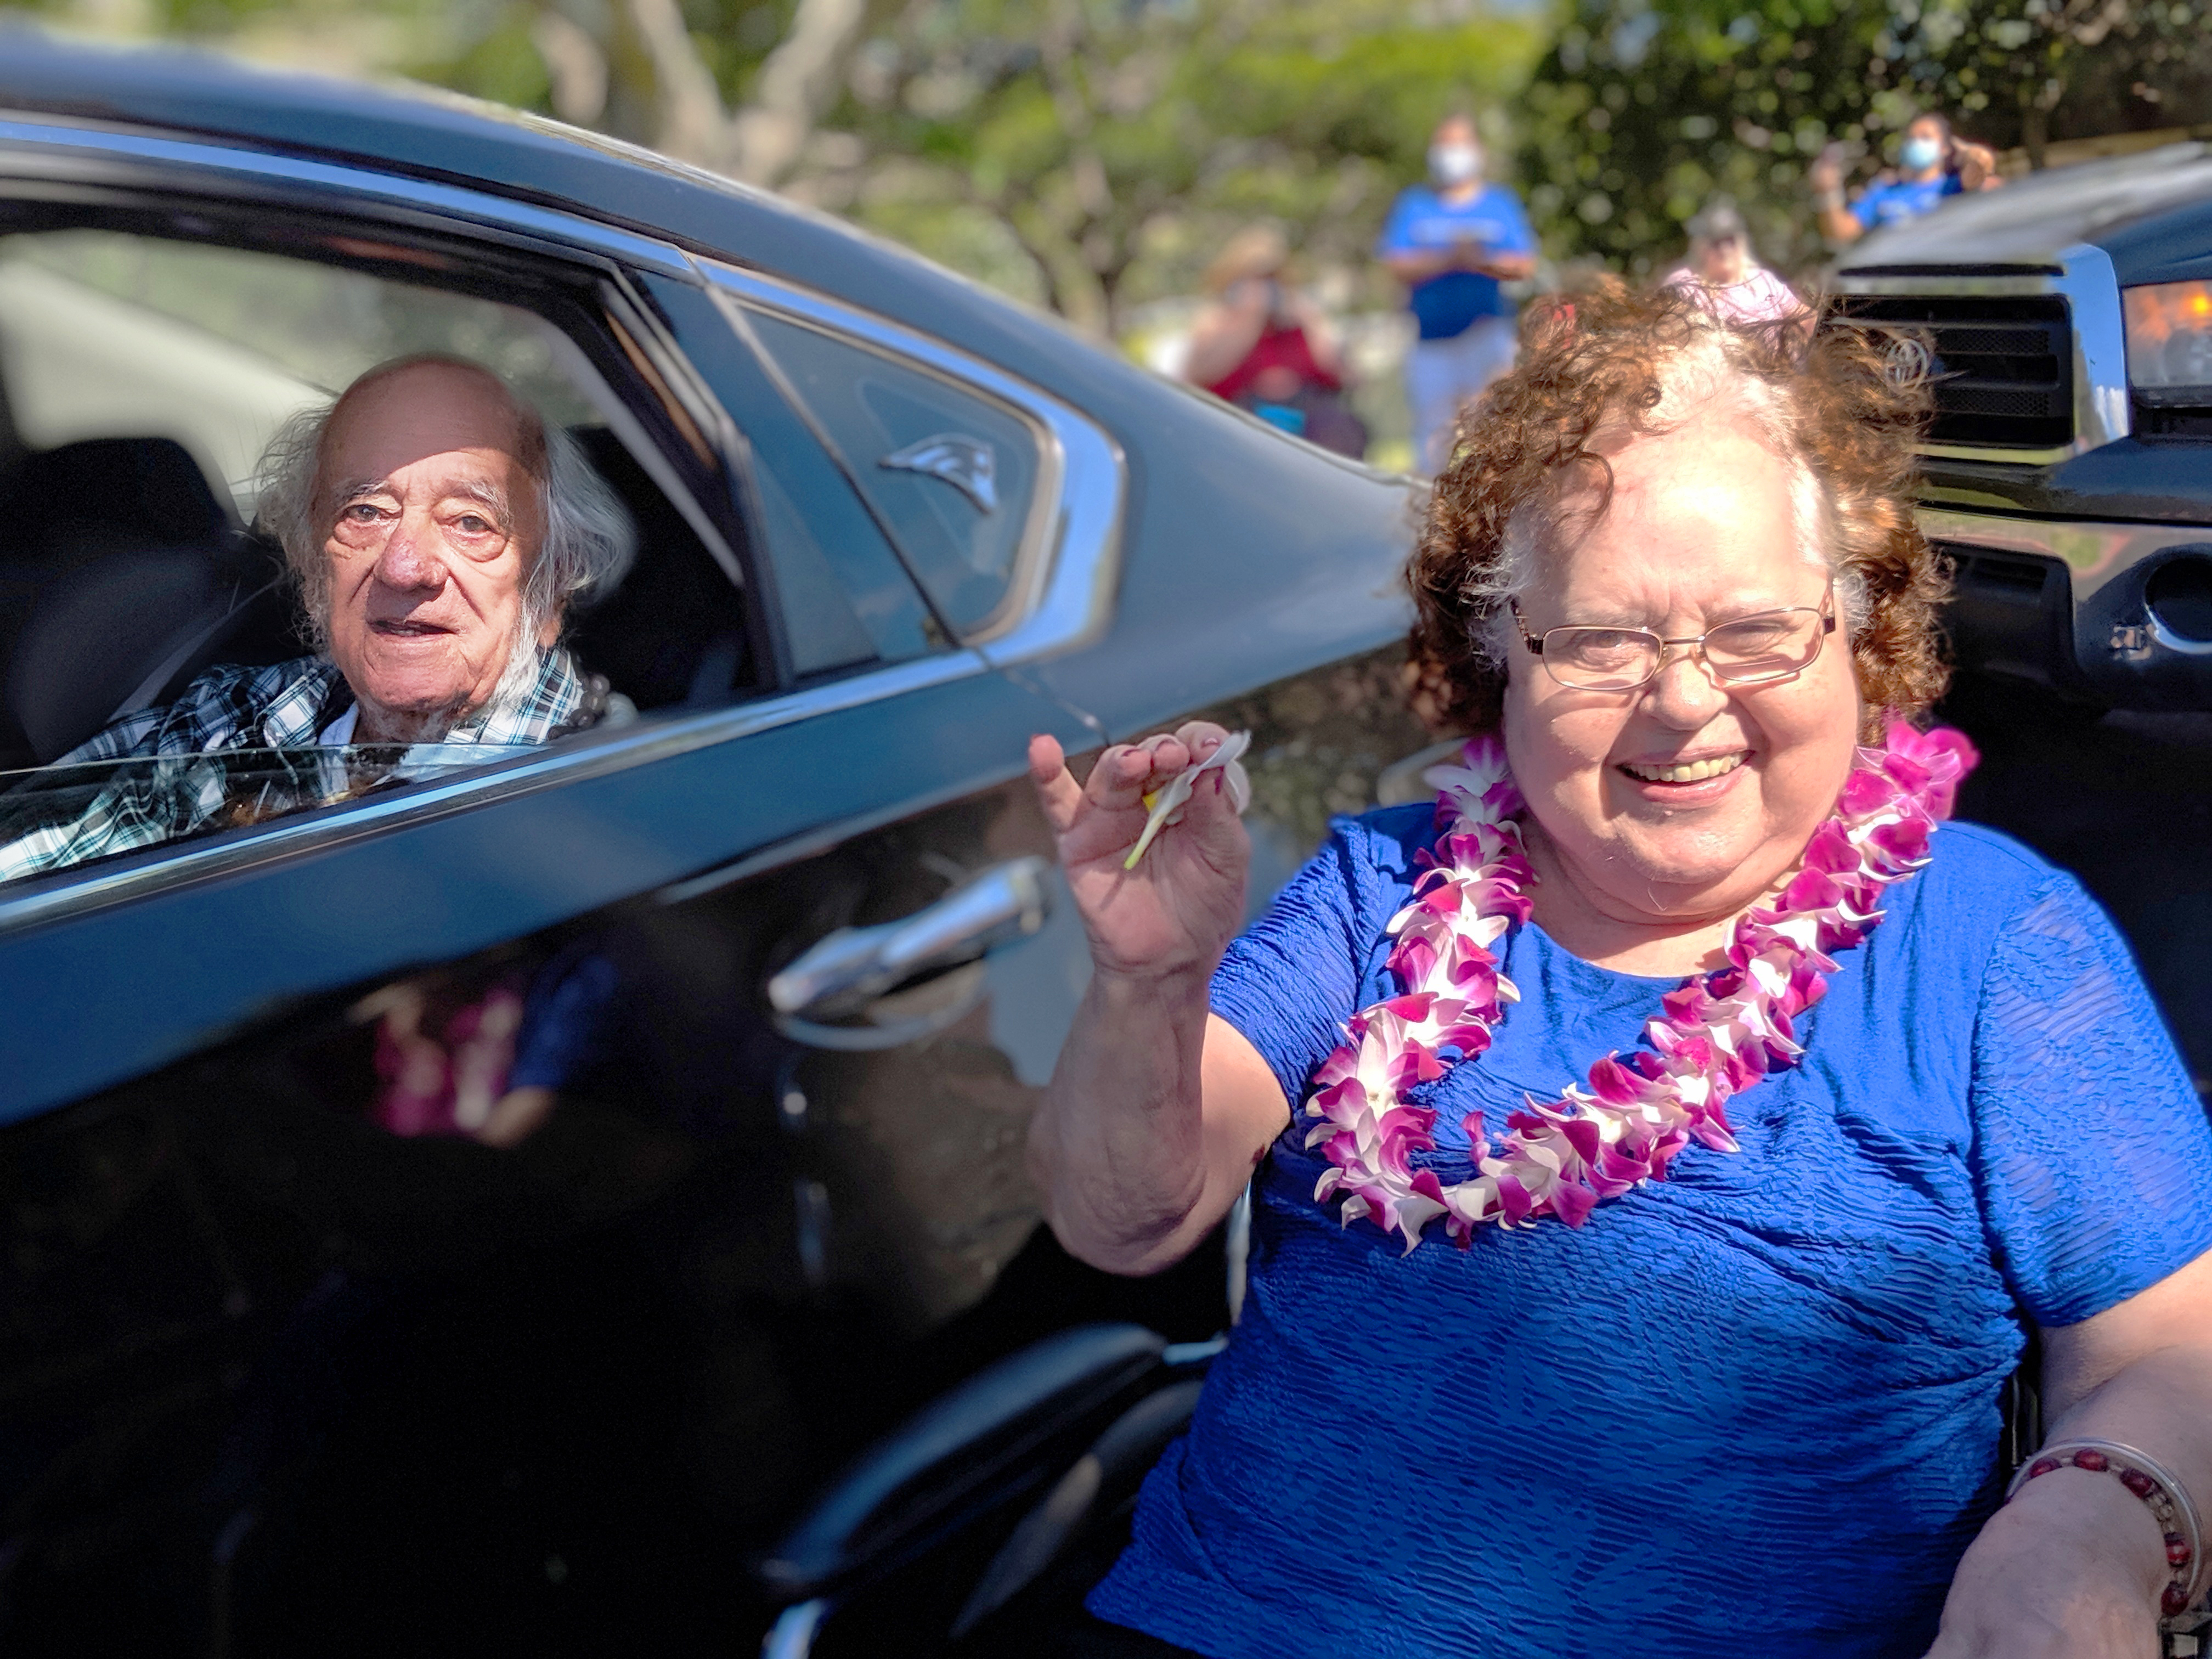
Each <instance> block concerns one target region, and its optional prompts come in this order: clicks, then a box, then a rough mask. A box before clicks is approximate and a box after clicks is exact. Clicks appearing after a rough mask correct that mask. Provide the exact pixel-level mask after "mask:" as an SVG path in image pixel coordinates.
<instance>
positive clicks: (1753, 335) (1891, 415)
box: [1407, 278, 1950, 733]
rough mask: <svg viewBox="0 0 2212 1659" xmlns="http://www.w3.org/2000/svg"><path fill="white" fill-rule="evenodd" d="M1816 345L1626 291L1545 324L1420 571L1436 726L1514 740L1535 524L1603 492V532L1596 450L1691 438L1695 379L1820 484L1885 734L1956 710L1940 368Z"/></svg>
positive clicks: (1542, 314) (1425, 686)
mask: <svg viewBox="0 0 2212 1659" xmlns="http://www.w3.org/2000/svg"><path fill="white" fill-rule="evenodd" d="M1692 360H1694V364H1695V367H1696V368H1698V369H1699V372H1700V373H1701V374H1703V376H1704V380H1702V381H1701V382H1700V384H1702V385H1708V386H1710V387H1711V388H1712V389H1717V390H1718V391H1719V392H1723V393H1724V394H1729V395H1732V396H1733V397H1734V398H1735V399H1736V400H1737V401H1739V402H1741V403H1742V404H1743V405H1744V407H1745V410H1746V412H1747V414H1748V415H1749V416H1752V418H1753V423H1754V424H1755V425H1756V426H1758V427H1759V428H1760V429H1761V431H1762V433H1763V435H1765V437H1766V438H1767V440H1768V441H1770V442H1771V443H1772V444H1773V445H1774V447H1776V448H1777V449H1778V451H1779V452H1780V453H1782V454H1783V456H1784V459H1785V460H1788V461H1790V463H1791V464H1792V465H1794V466H1795V467H1796V468H1798V469H1799V470H1800V471H1801V472H1802V475H1803V477H1805V478H1806V479H1808V480H1809V483H1810V485H1811V487H1812V488H1811V489H1810V490H1809V491H1808V495H1814V496H1817V499H1818V504H1819V510H1818V513H1817V514H1816V516H1817V517H1818V519H1819V520H1820V523H1818V524H1817V525H1815V526H1812V534H1813V536H1814V538H1815V539H1816V540H1817V541H1818V542H1819V543H1820V547H1821V550H1822V551H1824V552H1825V554H1826V558H1827V562H1828V564H1829V566H1830V568H1832V570H1833V571H1834V572H1835V574H1836V577H1837V587H1838V593H1839V595H1841V596H1843V597H1844V601H1845V610H1846V613H1847V615H1848V617H1849V619H1850V644H1851V656H1852V660H1853V665H1854V666H1855V667H1856V669H1857V676H1858V684H1859V690H1860V693H1861V696H1862V697H1863V700H1864V702H1865V704H1866V708H1867V715H1868V722H1869V730H1870V731H1872V730H1875V729H1878V726H1879V722H1880V720H1881V716H1882V714H1883V712H1884V711H1886V710H1889V711H1895V712H1896V713H1899V714H1906V715H1917V714H1922V713H1923V712H1924V711H1925V710H1926V709H1927V708H1928V706H1929V704H1930V703H1932V702H1935V701H1936V698H1937V697H1938V696H1941V695H1942V690H1943V687H1944V684H1945V682H1946V680H1947V679H1948V674H1949V671H1948V668H1947V667H1946V666H1945V665H1944V664H1943V661H1942V654H1941V650H1940V644H1941V632H1940V628H1939V624H1938V621H1937V612H1938V611H1939V608H1940V607H1941V606H1942V603H1943V601H1944V599H1946V598H1948V594H1949V586H1950V584H1949V578H1948V574H1946V572H1945V570H1944V568H1943V567H1942V562H1940V561H1939V559H1938V558H1937V556H1936V553H1935V551H1934V550H1933V549H1931V548H1930V547H1929V544H1928V542H1927V540H1926V538H1923V536H1922V535H1921V533H1920V530H1919V527H1918V526H1917V524H1916V523H1915V522H1914V519H1913V513H1912V485H1913V478H1914V471H1915V467H1916V465H1917V463H1916V458H1915V456H1914V453H1913V443H1914V441H1915V440H1916V438H1917V436H1918V435H1919V434H1920V432H1921V431H1922V429H1923V427H1924V425H1925V423H1926V422H1927V418H1928V416H1929V410H1930V407H1931V400H1930V397H1929V390H1928V386H1927V382H1926V376H1925V373H1924V370H1923V368H1922V367H1921V365H1922V364H1923V363H1924V361H1925V360H1924V358H1923V357H1920V356H1917V355H1916V354H1914V353H1913V352H1912V351H1911V349H1910V348H1909V347H1907V346H1901V345H1900V343H1899V342H1898V341H1896V340H1894V339H1891V338H1886V337H1881V336H1879V335H1875V334H1871V333H1869V332H1868V331H1865V330H1863V329H1859V328H1824V329H1820V330H1819V331H1812V332H1811V334H1810V337H1809V338H1808V323H1807V322H1806V321H1799V322H1796V323H1781V324H1768V325H1759V326H1757V327H1744V326H1739V325H1729V324H1724V323H1722V322H1720V321H1718V320H1717V319H1715V318H1714V317H1713V316H1712V315H1711V313H1709V312H1707V311H1705V309H1704V308H1702V307H1700V306H1699V305H1698V303H1697V302H1696V301H1695V299H1694V298H1692V297H1691V296H1689V295H1686V293H1685V292H1684V290H1682V289H1678V288H1669V289H1658V290H1656V291H1654V292H1648V293H1637V292H1632V291H1631V290H1630V289H1628V288H1627V287H1626V285H1625V284H1623V283H1620V281H1619V280H1618V279H1614V278H1605V279H1601V282H1600V283H1597V284H1595V285H1594V286H1592V287H1590V288H1589V289H1584V290H1583V291H1580V292H1577V293H1575V294H1571V295H1564V296H1559V297H1557V298H1554V299H1553V300H1551V301H1547V302H1543V303H1540V304H1539V305H1534V306H1531V307H1529V310H1528V314H1527V315H1526V316H1525V317H1524V318H1523V319H1522V344H1521V356H1520V361H1519V362H1518V364H1517V365H1516V367H1515V368H1514V369H1513V370H1512V372H1511V373H1510V374H1506V375H1505V376H1504V378H1503V379H1501V380H1498V381H1497V382H1496V383H1494V384H1493V385H1492V386H1491V388H1490V390H1489V392H1487V393H1486V395H1485V396H1484V398H1482V400H1481V402H1480V404H1478V405H1476V406H1475V407H1474V409H1473V410H1470V411H1469V413H1468V416H1467V418H1466V419H1465V421H1464V422H1462V427H1461V430H1460V434H1459V442H1458V447H1457V449H1456V451H1455V453H1454V455H1453V458H1452V460H1451V464H1450V465H1449V466H1448V467H1447V468H1446V469H1445V471H1444V473H1443V477H1440V478H1438V479H1437V482H1436V484H1435V487H1434V489H1433V490H1432V492H1431V496H1430V501H1429V507H1428V514H1427V520H1426V522H1425V525H1424V526H1423V527H1422V531H1421V535H1420V539H1419V543H1418V544H1416V546H1415V548H1414V550H1413V559H1412V562H1411V563H1410V565H1409V566H1408V568H1407V580H1408V581H1409V582H1410V584H1411V586H1412V587H1413V599H1414V605H1415V611H1416V619H1415V622H1414V624H1413V636H1412V641H1411V656H1412V661H1413V675H1414V677H1415V680H1416V686H1417V697H1418V699H1419V701H1420V702H1425V704H1427V705H1428V712H1429V713H1430V714H1431V716H1432V718H1434V719H1435V720H1437V722H1438V723H1439V724H1443V725H1447V726H1452V727H1454V728H1456V729H1458V730H1461V731H1463V732H1469V733H1474V732H1488V731H1494V730H1495V729H1497V726H1498V722H1499V720H1500V719H1501V718H1502V715H1503V711H1504V693H1505V680H1506V668H1505V665H1504V656H1505V653H1504V652H1503V651H1502V650H1500V649H1498V645H1497V636H1498V628H1499V624H1500V622H1501V620H1502V619H1501V617H1500V613H1501V612H1502V611H1503V610H1504V605H1505V602H1506V599H1508V597H1510V589H1511V587H1512V586H1514V585H1515V583H1516V569H1515V567H1516V551H1517V550H1519V549H1522V548H1525V547H1526V546H1527V545H1528V542H1529V540H1530V533H1529V525H1528V521H1527V520H1526V519H1524V520H1523V521H1522V524H1521V525H1520V526H1518V527H1517V528H1516V524H1515V520H1516V515H1522V514H1524V513H1528V512H1530V511H1531V510H1532V509H1533V510H1534V513H1536V514H1537V515H1539V517H1540V519H1541V520H1542V524H1541V529H1542V530H1549V529H1551V528H1553V527H1555V526H1554V521H1553V517H1552V516H1549V515H1552V514H1553V513H1554V510H1555V509H1556V508H1557V507H1559V503H1560V500H1561V497H1562V496H1563V495H1567V494H1571V493H1572V490H1573V488H1574V487H1575V486H1576V485H1577V484H1581V485H1585V486H1587V485H1589V484H1590V483H1595V486H1596V489H1597V492H1598V493H1597V508H1596V510H1597V511H1598V512H1602V511H1603V506H1604V501H1605V496H1606V492H1607V490H1608V489H1610V485H1611V480H1612V471H1611V468H1610V467H1609V466H1607V464H1606V462H1605V460H1604V459H1603V457H1602V456H1601V455H1600V454H1598V453H1596V452H1595V449H1594V448H1593V447H1592V444H1593V440H1595V439H1596V438H1597V437H1598V436H1599V435H1600V434H1601V433H1602V432H1605V431H1606V430H1607V429H1608V428H1617V427H1618V426H1620V425H1621V424H1623V423H1626V425H1628V426H1629V427H1631V428H1640V429H1644V430H1650V429H1652V428H1654V427H1657V426H1664V425H1667V424H1671V422H1670V421H1669V420H1668V417H1667V414H1666V410H1668V408H1669V407H1670V406H1671V405H1672V404H1674V403H1675V402H1677V401H1679V398H1680V381H1681V380H1682V379H1683V376H1684V374H1685V373H1686V372H1687V366H1690V365H1692ZM1716 376H1717V378H1716ZM1670 392H1671V393H1673V394H1674V396H1673V397H1672V398H1670V395H1669V394H1670ZM1578 516H1579V515H1578ZM1536 539H1537V540H1538V541H1539V542H1541V540H1543V539H1544V537H1543V536H1542V535H1541V533H1540V534H1539V535H1538V536H1537V538H1536Z"/></svg>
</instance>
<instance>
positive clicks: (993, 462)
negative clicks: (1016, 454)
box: [876, 432, 999, 513]
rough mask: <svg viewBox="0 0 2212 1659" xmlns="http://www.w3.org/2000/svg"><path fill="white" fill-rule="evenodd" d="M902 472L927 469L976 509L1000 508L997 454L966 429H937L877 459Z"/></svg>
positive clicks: (988, 510)
mask: <svg viewBox="0 0 2212 1659" xmlns="http://www.w3.org/2000/svg"><path fill="white" fill-rule="evenodd" d="M876 465H878V466H888V467H891V468H894V469H896V471H901V472H921V473H926V474H927V476H929V477H933V478H942V479H944V480H945V483H949V484H951V486H952V487H953V488H954V489H957V490H958V491H959V492H960V493H961V494H962V495H965V496H966V497H967V498H968V499H969V501H973V502H975V507H976V510H977V511H979V512H982V513H995V512H997V511H998V510H999V476H998V475H999V465H998V458H997V457H996V456H995V455H994V453H992V449H991V446H990V445H988V444H987V443H985V442H984V441H982V440H981V438H970V437H969V436H968V435H966V434H965V433H960V432H940V433H939V434H938V435H936V436H935V437H934V438H924V439H923V440H922V441H921V442H920V443H917V444H908V446H907V447H905V448H904V449H902V450H899V451H897V452H896V453H893V454H890V455H886V456H884V458H883V459H881V460H880V461H878V462H877V463H876Z"/></svg>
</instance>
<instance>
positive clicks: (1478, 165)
mask: <svg viewBox="0 0 2212 1659" xmlns="http://www.w3.org/2000/svg"><path fill="white" fill-rule="evenodd" d="M1482 164H1483V154H1482V141H1481V140H1480V138H1479V137H1477V136H1476V134H1475V131H1474V121H1473V120H1471V119H1470V118H1468V117H1467V116H1464V115H1449V116H1446V117H1445V118H1444V119H1443V121H1442V122H1441V123H1440V124H1438V125H1437V130H1436V133H1435V135H1434V136H1433V137H1431V140H1430V143H1429V179H1430V183H1429V184H1426V185H1414V186H1413V188H1412V189H1410V190H1407V191H1405V192H1404V193H1403V194H1402V195H1401V196H1400V197H1398V199H1397V201H1396V203H1395V204H1394V205H1393V206H1392V207H1391V210H1390V217H1389V222H1387V223H1385V224H1384V225H1383V236H1382V240H1380V241H1379V242H1378V243H1377V244H1376V250H1375V252H1376V258H1379V259H1381V260H1382V261H1383V264H1385V265H1386V266H1388V267H1389V270H1390V274H1391V275H1392V276H1395V277H1396V278H1397V279H1398V280H1399V281H1400V282H1401V283H1405V285H1406V289H1407V302H1408V304H1409V305H1410V306H1411V307H1412V308H1413V317H1414V319H1415V320H1416V321H1417V322H1418V323H1419V325H1420V338H1419V340H1418V341H1416V342H1415V343H1414V346H1413V355H1412V356H1409V357H1408V358H1407V360H1406V397H1407V402H1409V403H1410V404H1412V405H1413V459H1414V463H1415V465H1418V466H1421V467H1424V468H1426V469H1428V470H1430V471H1436V470H1437V469H1439V468H1441V467H1442V466H1443V464H1444V462H1445V460H1446V459H1448V458H1449V452H1450V447H1451V435H1452V429H1453V427H1454V426H1455V423H1456V422H1457V421H1458V419H1459V412H1460V410H1462V409H1463V408H1464V407H1465V406H1466V405H1467V404H1468V402H1470V401H1471V400H1472V399H1474V398H1477V397H1479V396H1480V395H1481V392H1482V390H1483V388H1484V387H1485V386H1488V385H1489V384H1490V383H1491V382H1492V380H1496V379H1497V378H1498V376H1499V375H1501V374H1504V372H1505V371H1506V370H1507V369H1509V368H1512V367H1513V305H1512V302H1511V301H1510V300H1508V299H1507V298H1506V297H1505V295H1504V293H1503V292H1502V291H1501V290H1500V289H1499V286H1498V285H1499V284H1500V283H1509V282H1512V281H1514V280H1516V278H1519V277H1522V276H1528V274H1529V273H1530V272H1531V271H1533V270H1535V268H1536V257H1535V256H1536V238H1535V234H1534V232H1532V231H1531V230H1530V229H1529V228H1528V215H1527V214H1525V213H1523V212H1522V209H1521V199H1520V197H1517V196H1516V195H1515V194H1514V193H1513V192H1512V191H1510V190H1509V189H1508V188H1507V187H1506V186H1504V185H1493V184H1491V183H1489V182H1488V181H1487V180H1486V179H1484V178H1483V176H1482Z"/></svg>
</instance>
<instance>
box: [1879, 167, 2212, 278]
mask: <svg viewBox="0 0 2212 1659" xmlns="http://www.w3.org/2000/svg"><path fill="white" fill-rule="evenodd" d="M2153 219H2156V220H2158V221H2160V222H2168V221H2172V222H2175V225H2176V228H2183V227H2185V226H2186V225H2188V224H2189V223H2190V222H2192V221H2196V220H2201V221H2202V223H2201V225H2198V226H2197V228H2196V229H2195V233H2194V234H2195V240H2196V241H2197V245H2198V246H2202V247H2207V248H2212V144H2203V143H2182V144H2162V145H2160V146H2159V147H2158V148H2157V149H2149V150H2143V151H2141V152H2139V153H2137V154H2136V155H2119V156H2112V157H2108V158H2106V159H2105V160H2102V161H2081V162H2076V163H2075V164H2074V165H2072V166H2070V167H2051V168H2050V169H2048V170H2046V171H2045V172H2042V173H2030V174H2028V175H2027V177H2026V178H2024V179H2015V180H2013V181H2012V182H2010V183H2008V184H2007V185H2004V186H2003V187H2002V189H1999V190H1993V191H1984V192H1980V193H1977V194H1975V195H1972V196H1960V197H1953V198H1951V199H1950V200H1949V201H1948V202H1946V203H1944V204H1943V205H1942V207H1940V208H1939V209H1937V210H1936V211H1935V212H1933V213H1930V214H1928V215H1926V216H1924V217H1922V218H1918V219H1908V220H1905V221H1904V222H1901V223H1899V224H1896V225H1892V226H1887V227H1885V228H1881V229H1880V230H1876V231H1875V232H1873V233H1872V234H1869V235H1867V236H1865V237H1863V238H1862V239H1861V240H1858V241H1857V242H1855V243H1853V244H1852V245H1851V247H1850V250H1849V252H1846V253H1844V255H1843V256H1842V257H1841V258H1838V260H1837V262H1836V268H1837V270H1839V271H1842V272H1846V273H1848V272H1850V271H1866V270H1870V269H1876V268H1881V267H1885V266H1888V267H1895V266H1926V265H1953V264H2040V263H2046V262H2048V261H2050V260H2051V259H2053V258H2056V257H2057V254H2058V253H2059V252H2061V251H2062V250H2063V249H2065V248H2068V247H2071V246H2075V244H2077V243H2081V242H2090V243H2093V244H2095V245H2097V246H2100V247H2103V248H2105V249H2106V252H2108V253H2110V254H2111V255H2112V264H2113V269H2114V271H2115V273H2116V274H2117V275H2118V277H2119V280H2120V282H2121V283H2122V284H2123V285H2125V284H2127V283H2132V282H2136V281H2142V280H2150V279H2149V278H2147V277H2145V276H2139V275H2138V274H2137V273H2136V270H2134V269H2132V260H2131V258H2130V256H2131V255H2132V252H2133V251H2134V249H2135V247H2136V243H2137V242H2138V240H2140V239H2138V238H2136V237H2135V236H2132V235H2130V234H2129V233H2130V230H2131V229H2132V228H2135V227H2137V226H2141V225H2142V224H2144V223H2145V222H2147V221H2150V220H2153Z"/></svg>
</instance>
